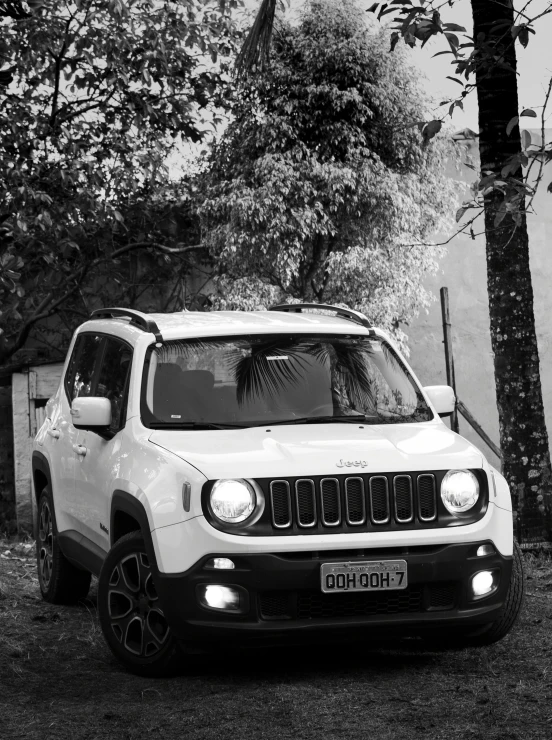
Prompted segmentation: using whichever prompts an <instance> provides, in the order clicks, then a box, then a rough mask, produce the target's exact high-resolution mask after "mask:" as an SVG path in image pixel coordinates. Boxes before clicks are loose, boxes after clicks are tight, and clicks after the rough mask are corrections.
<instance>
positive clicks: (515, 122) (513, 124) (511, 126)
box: [506, 116, 519, 136]
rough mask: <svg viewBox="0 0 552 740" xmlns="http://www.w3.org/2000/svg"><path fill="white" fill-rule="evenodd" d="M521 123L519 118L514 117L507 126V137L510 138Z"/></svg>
mask: <svg viewBox="0 0 552 740" xmlns="http://www.w3.org/2000/svg"><path fill="white" fill-rule="evenodd" d="M518 123H519V116H514V117H513V118H511V119H510V120H509V121H508V125H507V126H506V136H510V134H511V133H512V130H513V129H514V128H515V127H516V126H517V125H518Z"/></svg>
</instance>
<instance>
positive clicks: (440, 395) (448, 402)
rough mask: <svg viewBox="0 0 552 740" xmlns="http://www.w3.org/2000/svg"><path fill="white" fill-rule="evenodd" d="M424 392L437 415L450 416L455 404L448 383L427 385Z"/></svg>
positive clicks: (454, 397) (452, 392) (454, 398)
mask: <svg viewBox="0 0 552 740" xmlns="http://www.w3.org/2000/svg"><path fill="white" fill-rule="evenodd" d="M424 392H425V394H426V395H427V397H428V398H429V400H430V401H431V404H432V406H433V408H434V409H435V411H436V412H437V413H438V414H439V416H450V415H451V414H452V412H453V411H454V408H455V406H456V396H455V395H454V391H453V390H452V388H451V387H450V385H427V386H426V387H425V388H424Z"/></svg>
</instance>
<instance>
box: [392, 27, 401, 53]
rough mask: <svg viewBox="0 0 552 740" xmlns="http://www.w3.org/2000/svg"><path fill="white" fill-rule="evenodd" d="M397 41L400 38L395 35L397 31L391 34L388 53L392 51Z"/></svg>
mask: <svg viewBox="0 0 552 740" xmlns="http://www.w3.org/2000/svg"><path fill="white" fill-rule="evenodd" d="M399 39H400V36H399V34H398V33H397V31H393V33H392V34H391V49H390V51H394V49H395V46H396V45H397V44H398V42H399Z"/></svg>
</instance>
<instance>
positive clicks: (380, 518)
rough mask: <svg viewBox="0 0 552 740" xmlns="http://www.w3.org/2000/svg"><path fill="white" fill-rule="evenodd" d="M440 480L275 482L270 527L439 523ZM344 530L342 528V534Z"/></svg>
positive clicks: (390, 478) (423, 476) (377, 477)
mask: <svg viewBox="0 0 552 740" xmlns="http://www.w3.org/2000/svg"><path fill="white" fill-rule="evenodd" d="M436 489H437V486H436V481H435V476H434V475H433V474H432V473H412V474H406V473H401V474H397V475H390V476H387V475H372V476H350V477H345V476H339V477H335V478H329V477H328V478H322V479H320V480H318V479H316V480H315V479H312V478H298V479H297V480H295V482H293V481H288V480H286V479H280V480H272V481H270V484H269V493H270V496H269V499H270V510H271V519H272V526H273V527H274V528H275V529H281V530H285V529H288V528H293V527H298V528H299V529H300V530H308V529H309V528H313V527H322V528H323V529H326V528H328V530H329V531H331V529H332V528H333V529H334V531H335V529H336V528H339V527H341V528H342V527H343V525H345V524H346V525H347V527H352V528H354V527H362V526H363V525H364V526H365V527H366V526H369V527H370V528H371V529H374V530H377V529H378V528H379V527H383V526H384V525H389V524H393V525H399V526H406V525H408V524H415V523H416V522H421V523H427V522H434V521H435V520H436V519H437V498H436ZM341 531H343V529H341Z"/></svg>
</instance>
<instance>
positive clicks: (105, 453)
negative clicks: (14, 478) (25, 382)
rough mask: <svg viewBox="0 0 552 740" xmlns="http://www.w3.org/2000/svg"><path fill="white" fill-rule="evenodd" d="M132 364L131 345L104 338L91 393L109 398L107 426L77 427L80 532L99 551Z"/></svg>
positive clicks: (120, 449)
mask: <svg viewBox="0 0 552 740" xmlns="http://www.w3.org/2000/svg"><path fill="white" fill-rule="evenodd" d="M131 364H132V348H131V347H130V345H128V344H126V343H125V342H123V341H122V340H120V339H117V338H115V337H108V338H106V341H105V346H104V348H103V352H102V360H101V366H100V369H99V372H98V373H97V379H96V382H95V385H94V387H93V395H94V396H100V397H102V398H108V399H109V400H110V401H111V425H110V428H109V429H108V430H107V431H106V430H102V431H101V432H94V431H91V430H80V431H79V436H78V446H79V450H80V451H81V454H80V455H79V456H78V460H77V463H76V468H75V500H76V501H77V502H78V506H79V508H80V510H81V511H82V522H83V527H84V528H83V534H84V535H85V536H86V537H88V538H89V539H91V540H92V541H93V542H95V543H96V544H97V545H98V546H99V547H101V548H102V550H105V551H107V550H109V545H110V540H109V526H110V521H109V520H110V501H111V495H112V493H113V490H114V487H116V486H117V479H118V478H119V470H120V465H121V459H122V456H123V455H126V454H127V453H128V449H127V448H128V445H125V441H126V437H125V434H124V427H125V423H126V403H127V397H128V381H129V376H130V367H131Z"/></svg>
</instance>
